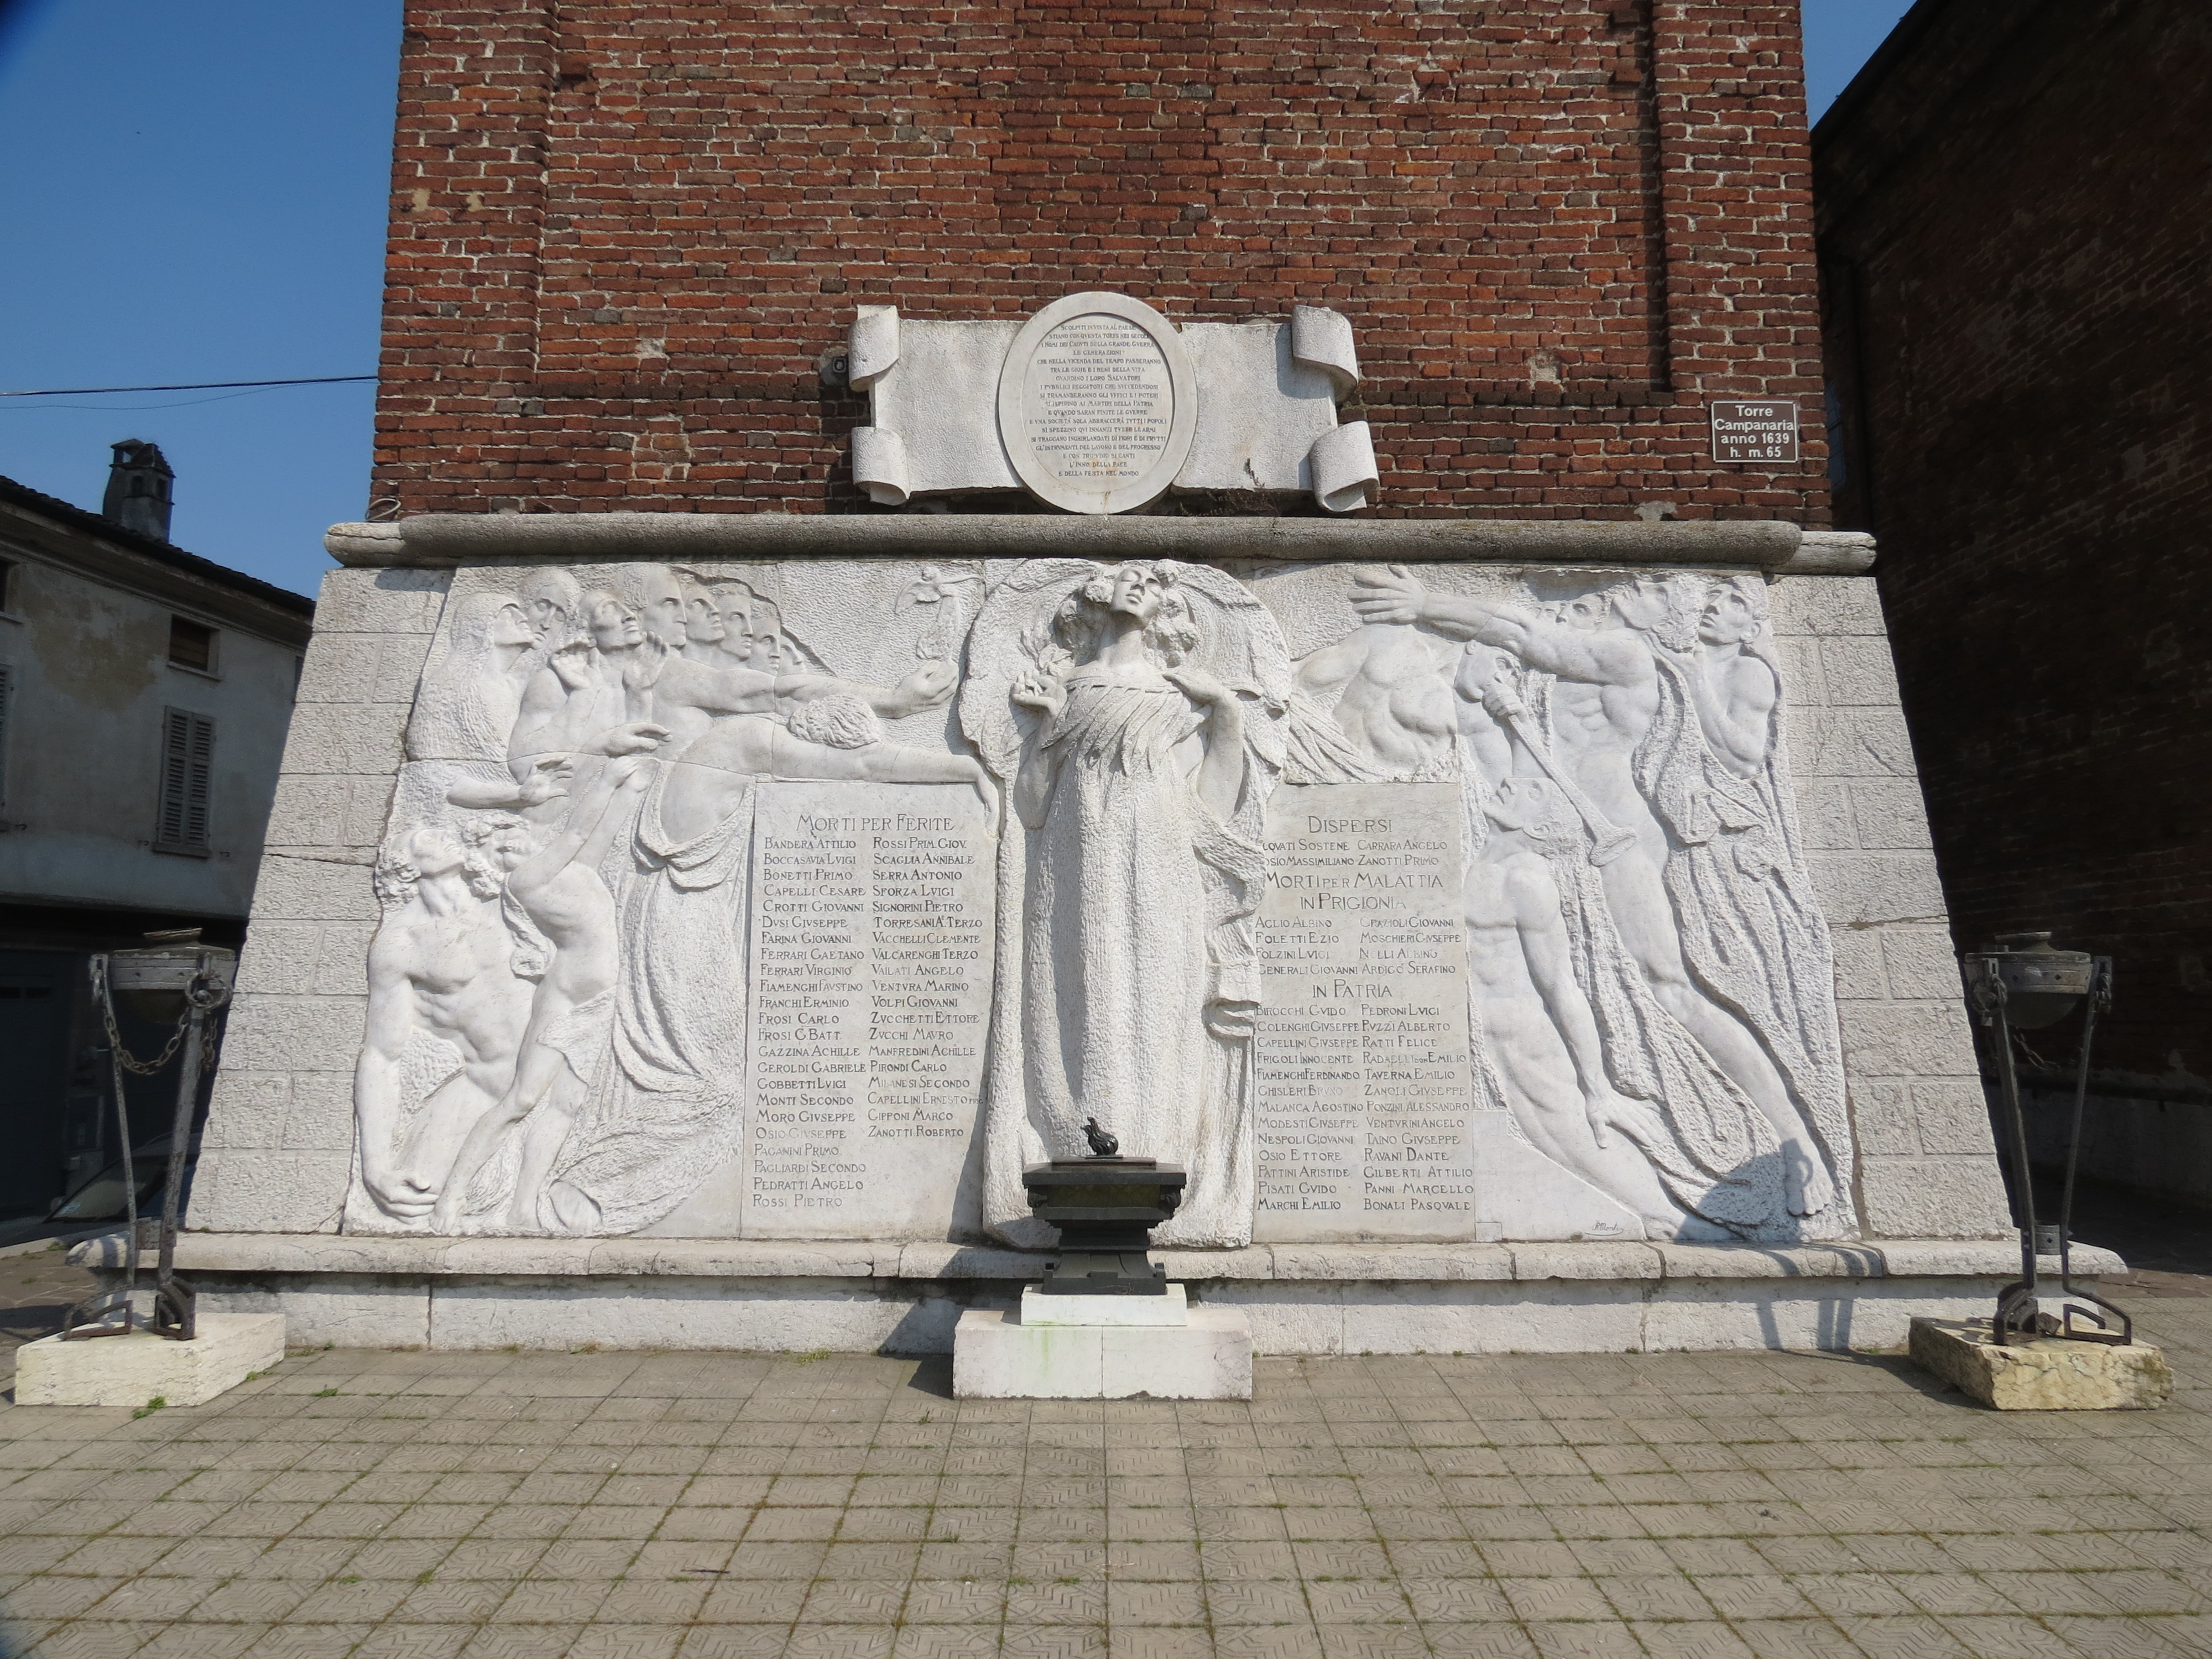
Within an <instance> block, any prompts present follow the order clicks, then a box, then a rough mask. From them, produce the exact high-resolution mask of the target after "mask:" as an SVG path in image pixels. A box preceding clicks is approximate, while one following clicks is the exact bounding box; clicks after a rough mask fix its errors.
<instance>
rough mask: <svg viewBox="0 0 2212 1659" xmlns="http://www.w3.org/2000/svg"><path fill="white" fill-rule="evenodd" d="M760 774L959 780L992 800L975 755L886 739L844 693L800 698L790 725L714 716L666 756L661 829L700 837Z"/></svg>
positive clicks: (743, 716)
mask: <svg viewBox="0 0 2212 1659" xmlns="http://www.w3.org/2000/svg"><path fill="white" fill-rule="evenodd" d="M764 777H769V778H825V779H850V780H857V781H864V782H868V783H964V784H967V785H968V786H969V787H970V788H972V789H974V790H975V793H976V795H977V796H978V797H979V798H980V799H981V800H982V801H983V803H984V805H989V804H990V802H991V790H990V776H989V775H988V774H987V773H986V772H985V771H984V769H983V768H982V765H981V763H980V762H978V761H977V760H975V758H974V757H972V756H969V755H957V754H953V753H951V752H950V751H939V750H930V749H915V748H911V747H908V746H906V745H904V744H893V743H887V742H885V741H884V738H883V734H882V731H881V729H880V727H878V726H877V724H876V719H875V715H874V714H873V713H872V711H871V710H870V709H869V708H868V706H867V705H866V703H864V702H861V701H860V699H859V698H857V697H854V696H849V695H846V694H842V693H841V694H836V695H834V696H826V697H823V698H820V699H817V700H813V701H810V702H805V703H802V704H800V705H799V708H796V709H795V710H794V711H793V714H792V717H791V721H790V724H789V726H783V725H780V724H778V723H777V722H776V721H775V720H769V719H767V718H765V717H764V716H762V715H758V714H732V715H725V716H723V717H721V718H720V719H718V720H715V721H714V723H713V725H711V726H708V729H707V731H706V732H704V733H703V734H702V735H701V736H700V737H698V738H694V739H693V740H692V742H691V743H690V744H688V745H686V746H685V747H684V749H683V750H681V751H680V752H678V753H677V754H676V755H675V756H674V757H672V759H671V761H670V763H669V765H668V769H667V775H666V776H665V777H664V778H663V779H662V781H661V785H660V827H661V829H662V830H663V831H664V832H665V833H666V834H667V835H669V836H672V837H673V838H674V839H675V840H677V841H678V842H685V841H690V840H693V839H695V838H696V837H697V836H702V835H705V834H706V833H707V832H708V830H709V829H713V828H714V826H715V825H716V824H718V823H720V822H721V821H722V820H723V819H724V818H725V817H728V816H729V814H730V813H731V811H733V810H734V809H735V808H736V807H737V805H738V803H739V801H741V800H742V799H744V793H745V791H746V790H748V789H750V787H752V785H753V784H754V782H755V781H757V779H760V778H764Z"/></svg>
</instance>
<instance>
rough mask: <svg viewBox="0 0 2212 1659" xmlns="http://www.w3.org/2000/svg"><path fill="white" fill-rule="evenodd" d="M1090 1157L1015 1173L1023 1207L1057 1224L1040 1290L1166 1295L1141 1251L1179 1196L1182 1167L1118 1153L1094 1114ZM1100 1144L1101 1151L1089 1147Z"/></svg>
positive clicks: (1088, 1129)
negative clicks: (1024, 1197) (1054, 1249)
mask: <svg viewBox="0 0 2212 1659" xmlns="http://www.w3.org/2000/svg"><path fill="white" fill-rule="evenodd" d="M1085 1138H1086V1139H1088V1140H1089V1141H1090V1143H1091V1146H1092V1147H1093V1148H1094V1151H1093V1153H1092V1155H1091V1157H1089V1158H1054V1159H1053V1161H1052V1162H1051V1163H1049V1164H1031V1165H1030V1167H1029V1168H1027V1169H1025V1170H1023V1171H1022V1184H1023V1186H1024V1187H1025V1188H1028V1190H1029V1199H1030V1209H1032V1210H1033V1211H1035V1212H1036V1216H1037V1218H1038V1219H1039V1220H1040V1221H1048V1222H1050V1223H1051V1224H1052V1225H1054V1226H1055V1227H1057V1228H1059V1229H1060V1253H1059V1254H1058V1255H1055V1256H1054V1258H1053V1260H1052V1261H1050V1262H1049V1263H1048V1264H1047V1266H1046V1267H1045V1274H1044V1282H1043V1283H1042V1284H1041V1285H1038V1286H1037V1292H1038V1294H1039V1295H1041V1296H1165V1295H1166V1294H1167V1293H1168V1276H1167V1269H1166V1268H1164V1267H1161V1266H1159V1265H1158V1263H1157V1262H1155V1261H1152V1258H1151V1256H1150V1255H1147V1254H1146V1252H1147V1251H1149V1250H1150V1249H1151V1248H1152V1229H1153V1228H1155V1227H1157V1226H1158V1225H1160V1223H1162V1222H1163V1221H1165V1220H1167V1219H1168V1218H1170V1217H1171V1216H1173V1215H1174V1214H1175V1212H1176V1206H1178V1205H1180V1204H1181V1203H1182V1189H1183V1187H1184V1185H1185V1184H1186V1183H1187V1182H1188V1181H1189V1179H1190V1175H1189V1172H1188V1170H1184V1169H1183V1168H1182V1166H1181V1165H1180V1164H1162V1163H1160V1162H1158V1160H1157V1159H1154V1158H1123V1157H1121V1156H1120V1152H1121V1146H1120V1143H1119V1142H1118V1141H1116V1140H1115V1139H1114V1137H1113V1136H1112V1135H1109V1134H1108V1133H1106V1132H1105V1131H1104V1130H1103V1129H1101V1128H1099V1127H1098V1125H1097V1120H1096V1119H1093V1120H1092V1121H1091V1122H1090V1123H1089V1124H1088V1125H1086V1126H1085ZM1100 1148H1103V1151H1102V1150H1096V1149H1100Z"/></svg>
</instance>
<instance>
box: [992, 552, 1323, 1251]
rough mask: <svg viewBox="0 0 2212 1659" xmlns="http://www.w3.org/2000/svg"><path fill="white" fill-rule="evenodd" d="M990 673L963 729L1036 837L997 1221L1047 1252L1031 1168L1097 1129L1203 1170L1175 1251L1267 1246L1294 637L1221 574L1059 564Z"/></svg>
mask: <svg viewBox="0 0 2212 1659" xmlns="http://www.w3.org/2000/svg"><path fill="white" fill-rule="evenodd" d="M976 655H977V656H978V657H980V658H981V659H982V660H981V661H979V662H977V663H976V664H975V674H974V675H972V676H971V679H970V683H969V689H968V690H967V692H966V693H965V694H964V696H963V717H964V719H965V721H966V723H967V725H968V726H969V732H970V735H971V736H972V737H974V738H975V740H976V742H977V744H978V746H979V747H980V748H981V749H982V750H983V751H984V753H985V755H986V757H987V758H988V759H989V761H990V762H991V763H992V764H993V766H994V769H997V770H998V771H999V772H1000V775H1001V776H1004V777H1009V778H1010V780H1011V782H1012V807H1013V811H1014V814H1015V816H1016V817H1017V818H1018V821H1019V823H1020V826H1021V829H1022V830H1023V832H1024V833H1023V834H1021V835H1018V836H1013V835H1010V836H1007V837H1006V841H1007V842H1008V843H1009V844H1010V845H1009V846H1008V848H1007V854H1008V855H1009V856H1011V857H1013V858H1015V859H1018V861H1019V863H1020V866H1021V868H1020V869H1019V871H1018V872H1008V873H1009V875H1010V876H1012V875H1015V874H1017V873H1018V881H1019V885H1018V891H1019V892H1020V894H1021V904H1020V919H1019V923H1018V927H1019V934H1018V938H1014V937H1011V936H1010V937H1008V938H1006V941H1005V944H1006V948H1005V949H1004V951H1002V953H1001V956H1000V960H1001V961H1002V962H1006V963H1010V964H1011V963H1015V962H1018V963H1019V964H1020V970H1019V974H1018V976H1017V975H1013V974H1006V975H1002V976H1001V981H1000V983H1001V997H1002V1004H1001V1007H1000V1020H999V1024H998V1030H999V1031H1000V1054H999V1059H998V1060H997V1061H996V1062H995V1063H994V1068H993V1079H992V1100H991V1104H990V1109H989V1115H988V1126H989V1127H988V1131H987V1160H988V1178H987V1194H986V1200H985V1209H986V1219H987V1221H988V1222H989V1223H990V1224H991V1225H992V1226H993V1227H994V1229H995V1230H996V1231H999V1232H1000V1233H1001V1234H1002V1235H1004V1236H1006V1237H1009V1238H1012V1239H1015V1240H1017V1241H1018V1242H1023V1243H1036V1242H1041V1239H1040V1238H1037V1237H1031V1233H1032V1232H1033V1231H1034V1230H1035V1228H1036V1224H1035V1223H1034V1222H1030V1221H1029V1220H1028V1218H1027V1212H1028V1207H1029V1206H1028V1205H1027V1203H1026V1202H1025V1201H1024V1198H1023V1194H1022V1189H1021V1184H1020V1173H1021V1166H1022V1164H1024V1163H1028V1162H1034V1161H1036V1159H1037V1158H1040V1157H1043V1156H1052V1157H1061V1158H1076V1157H1081V1156H1082V1155H1083V1154H1084V1152H1085V1140H1084V1134H1083V1125H1084V1122H1085V1120H1086V1119H1090V1118H1096V1119H1097V1121H1098V1122H1099V1123H1100V1124H1102V1125H1103V1126H1104V1127H1105V1128H1106V1129H1107V1130H1108V1131H1109V1132H1110V1133H1113V1134H1114V1135H1115V1136H1117V1137H1118V1138H1119V1139H1120V1141H1121V1146H1123V1147H1124V1148H1125V1149H1127V1152H1130V1153H1132V1154H1136V1155H1140V1156H1145V1157H1152V1158H1163V1159H1166V1160H1169V1161H1171V1162H1175V1163H1179V1164H1183V1165H1185V1166H1186V1167H1187V1168H1188V1170H1189V1171H1190V1181H1189V1185H1188V1188H1186V1195H1185V1198H1184V1200H1183V1206H1182V1210H1181V1212H1179V1213H1178V1214H1177V1215H1176V1218H1175V1220H1174V1221H1173V1222H1172V1223H1170V1224H1169V1225H1166V1226H1164V1227H1162V1228H1160V1229H1159V1230H1158V1235H1157V1237H1158V1239H1159V1242H1161V1243H1165V1244H1185V1245H1194V1244H1208V1245H1223V1244H1241V1243H1247V1242H1249V1239H1250V1237H1251V1231H1252V1200H1253V1158H1252V1122H1251V1092H1252V1082H1251V1079H1252V1072H1251V1061H1250V1049H1251V1038H1252V1031H1253V1027H1254V1024H1255V1019H1256V1016H1257V1014H1258V1011H1259V975H1258V967H1257V963H1256V961H1255V951H1254V941H1253V924H1252V918H1253V914H1254V912H1255V909H1256V908H1258V904H1259V899H1260V889H1261V884H1262V882H1263V880H1264V878H1265V875H1266V867H1267V863H1266V848H1265V846H1264V843H1263V840H1262V822H1263V813H1264V809H1265V805H1266V797H1267V793H1268V790H1269V789H1270V788H1271V787H1272V786H1273V781H1274V777H1275V773H1276V770H1277V769H1278V768H1279V764H1280V760H1281V755H1280V750H1279V743H1280V739H1279V737H1277V736H1276V735H1275V734H1274V733H1273V731H1272V730H1271V729H1270V728H1271V727H1272V726H1273V722H1274V721H1275V720H1276V719H1277V717H1279V715H1280V714H1281V713H1282V711H1283V708H1284V699H1285V696H1286V694H1287V690H1288V683H1289V665H1288V659H1287V656H1286V654H1285V652H1284V650H1283V647H1282V643H1281V641H1280V639H1279V636H1278V635H1277V634H1276V632H1275V629H1274V624H1273V621H1272V620H1271V619H1270V618H1268V617H1267V614H1266V613H1265V612H1264V611H1261V609H1260V607H1259V605H1257V603H1256V602H1255V600H1253V599H1251V597H1250V596H1249V594H1248V593H1246V592H1244V591H1243V589H1242V588H1241V587H1239V586H1237V584H1236V583H1235V582H1234V581H1232V580H1230V579H1228V578H1227V577H1225V576H1223V575H1221V574H1220V573H1218V572H1216V571H1213V570H1211V569H1207V568H1204V567H1198V566H1183V565H1178V564H1176V563H1174V562H1170V561H1166V560H1161V561H1158V562H1141V563H1132V564H1125V565H1122V566H1121V567H1119V568H1115V569H1110V570H1109V569H1102V568H1100V567H1098V566H1096V565H1091V564H1082V563H1077V562H1073V561H1066V560H1049V561H1036V562H1033V563H1031V564H1030V565H1028V566H1025V567H1024V569H1023V570H1022V571H1021V572H1019V573H1018V574H1017V575H1016V576H1015V577H1013V578H1012V579H1010V580H1009V581H1008V582H1006V583H1005V584H1002V586H1000V589H999V591H998V592H995V593H994V596H993V598H992V599H991V600H990V601H989V602H988V603H987V605H986V606H985V609H984V613H983V615H982V617H980V618H979V619H978V623H977V639H976ZM984 699H989V700H990V701H989V704H988V705H987V704H986V703H985V702H984V701H983V700H984ZM1269 750H1273V751H1274V752H1273V757H1272V758H1271V757H1270V756H1269V753H1268V751H1269ZM1001 890H1002V892H1004V891H1011V890H1016V888H1015V884H1014V882H1013V881H1012V880H1008V881H1006V882H1005V883H1003V884H1002V886H1001ZM1009 931H1010V933H1011V929H1010V930H1009ZM1009 998H1012V999H1018V1006H1006V1003H1005V1001H1004V1000H1003V999H1009ZM1017 1031H1018V1033H1019V1035H1020V1041H1019V1042H1018V1044H1009V1043H1008V1042H1007V1041H1006V1039H1007V1038H1008V1037H1009V1036H1012V1034H1013V1033H1014V1032H1017ZM1010 1049H1011V1050H1012V1052H1009V1050H1010Z"/></svg>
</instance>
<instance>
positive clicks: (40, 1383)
mask: <svg viewBox="0 0 2212 1659" xmlns="http://www.w3.org/2000/svg"><path fill="white" fill-rule="evenodd" d="M197 1328H198V1331H199V1334H198V1335H197V1336H195V1337H194V1338H193V1339H192V1340H191V1341H189V1342H172V1341H170V1340H168V1339H167V1338H166V1337H160V1336H155V1335H153V1334H150V1333H149V1332H146V1331H133V1332H131V1334H130V1335H128V1336H102V1337H94V1338H92V1339H91V1340H87V1341H82V1342H65V1341H64V1340H62V1339H61V1338H60V1337H58V1336H49V1337H44V1338H42V1339H40V1340H39V1341H36V1342H27V1343H25V1344H24V1345H23V1346H22V1347H21V1348H19V1349H17V1350H16V1352H15V1403H16V1404H17V1405H19V1406H131V1407H137V1406H143V1405H145V1404H146V1403H147V1402H149V1401H153V1400H160V1401H162V1402H163V1403H164V1404H166V1405H170V1406H201V1405H205V1404H206V1403H207V1402H208V1401H210V1400H212V1399H214V1398H215V1397H216V1395H220V1394H224V1393H227V1392H228V1391H229V1390H230V1389H234V1388H236V1387H237V1386H238V1385H239V1384H240V1383H243V1382H245V1381H246V1378H247V1376H250V1375H252V1373H253V1372H255V1371H262V1370H268V1369H269V1367H270V1366H271V1365H273V1364H276V1362H277V1361H278V1360H280V1359H282V1358H283V1357H284V1316H283V1315H282V1314H210V1313H204V1314H202V1315H200V1316H199V1318H198V1321H197Z"/></svg>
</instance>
